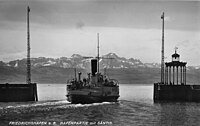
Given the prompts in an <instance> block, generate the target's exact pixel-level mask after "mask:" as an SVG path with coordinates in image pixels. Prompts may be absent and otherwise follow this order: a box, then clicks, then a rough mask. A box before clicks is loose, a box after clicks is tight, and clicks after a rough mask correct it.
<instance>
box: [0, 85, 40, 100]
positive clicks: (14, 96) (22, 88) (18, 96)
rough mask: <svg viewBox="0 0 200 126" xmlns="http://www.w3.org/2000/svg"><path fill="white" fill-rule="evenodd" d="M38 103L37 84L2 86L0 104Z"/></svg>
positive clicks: (0, 87) (0, 86)
mask: <svg viewBox="0 0 200 126" xmlns="http://www.w3.org/2000/svg"><path fill="white" fill-rule="evenodd" d="M26 101H38V98H37V84H35V83H34V84H0V102H26Z"/></svg>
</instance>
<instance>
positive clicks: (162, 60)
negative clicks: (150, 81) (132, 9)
mask: <svg viewBox="0 0 200 126" xmlns="http://www.w3.org/2000/svg"><path fill="white" fill-rule="evenodd" d="M161 19H162V50H161V53H162V54H161V83H162V84H164V12H163V14H162V16H161Z"/></svg>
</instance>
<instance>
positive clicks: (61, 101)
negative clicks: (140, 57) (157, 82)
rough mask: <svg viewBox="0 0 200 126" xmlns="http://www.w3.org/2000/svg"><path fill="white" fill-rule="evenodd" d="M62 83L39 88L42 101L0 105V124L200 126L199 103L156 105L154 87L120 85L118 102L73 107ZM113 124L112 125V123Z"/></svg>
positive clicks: (39, 86) (74, 105) (44, 85)
mask: <svg viewBox="0 0 200 126" xmlns="http://www.w3.org/2000/svg"><path fill="white" fill-rule="evenodd" d="M65 91H66V88H65V85H63V84H58V85H55V84H49V85H47V84H41V85H38V95H39V100H40V101H39V102H22V103H19V102H13V103H0V119H1V120H0V124H1V125H8V124H9V122H10V121H48V122H49V121H52V122H56V125H59V124H60V123H61V122H67V121H84V122H94V124H92V125H96V123H98V122H101V121H103V122H108V123H110V122H111V123H112V125H113V126H122V125H124V126H133V125H134V126H137V125H142V126H143V125H147V126H149V125H154V126H160V125H166V126H169V125H172V126H177V125H180V126H182V125H184V126H188V125H198V124H200V119H199V117H200V108H199V105H200V103H185V102H182V103H180V102H177V103H176V102H171V103H163V102H162V103H154V102H153V85H131V84H125V85H120V98H119V102H117V103H112V102H104V103H93V104H84V105H82V104H71V103H69V102H67V101H66V100H65V99H66V98H65V94H66V92H65ZM109 125H110V124H109Z"/></svg>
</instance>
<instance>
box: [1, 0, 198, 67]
mask: <svg viewBox="0 0 200 126" xmlns="http://www.w3.org/2000/svg"><path fill="white" fill-rule="evenodd" d="M27 6H29V7H30V43H31V57H52V58H59V57H71V55H72V54H81V55H83V56H96V55H97V33H99V35H100V55H105V54H108V53H110V52H113V53H116V54H117V55H119V56H121V57H125V58H135V59H140V60H141V61H142V62H144V63H160V61H161V42H162V20H161V15H162V13H163V12H164V13H165V57H166V58H165V61H167V62H169V61H171V55H172V54H173V53H174V48H175V47H178V50H177V52H178V53H179V54H180V56H181V57H180V58H181V61H185V62H187V63H188V65H189V66H192V65H195V66H196V65H200V58H199V55H200V1H181V0H178V1H172V0H170V1H167V0H165V1H164V0H162V1H153V0H150V1H144V0H143V1H139V0H0V60H1V61H5V62H8V61H11V60H16V59H22V58H25V57H26V55H27V54H26V53H27V52H26V50H27V49H26V45H27Z"/></svg>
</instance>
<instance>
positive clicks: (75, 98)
mask: <svg viewBox="0 0 200 126" xmlns="http://www.w3.org/2000/svg"><path fill="white" fill-rule="evenodd" d="M118 98H119V96H88V95H75V94H73V95H67V100H68V101H69V102H71V103H72V104H78V103H81V104H90V103H100V102H117V101H118V100H117V99H118Z"/></svg>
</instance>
